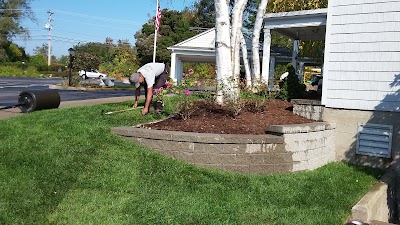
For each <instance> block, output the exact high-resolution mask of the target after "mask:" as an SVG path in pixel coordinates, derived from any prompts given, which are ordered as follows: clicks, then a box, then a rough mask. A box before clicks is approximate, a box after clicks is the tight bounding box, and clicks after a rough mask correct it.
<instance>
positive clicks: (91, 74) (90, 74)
mask: <svg viewBox="0 0 400 225" xmlns="http://www.w3.org/2000/svg"><path fill="white" fill-rule="evenodd" d="M78 74H79V76H80V77H81V78H82V79H84V80H85V79H87V78H99V79H101V78H106V77H107V74H105V73H100V72H99V71H97V70H81V71H79V73H78Z"/></svg>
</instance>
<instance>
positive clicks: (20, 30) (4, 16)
mask: <svg viewBox="0 0 400 225" xmlns="http://www.w3.org/2000/svg"><path fill="white" fill-rule="evenodd" d="M29 3H30V0H6V1H4V0H2V1H0V9H1V10H0V62H2V61H8V60H10V58H9V56H8V54H7V48H9V45H10V44H11V43H12V42H11V39H12V38H13V37H15V36H17V35H24V36H25V37H28V36H29V32H28V30H27V29H26V28H24V27H22V26H21V21H22V20H23V19H25V18H28V19H31V20H33V21H35V17H34V16H33V13H32V10H31V8H30V5H29Z"/></svg>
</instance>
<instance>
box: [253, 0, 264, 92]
mask: <svg viewBox="0 0 400 225" xmlns="http://www.w3.org/2000/svg"><path fill="white" fill-rule="evenodd" d="M267 4H268V0H261V2H260V5H259V6H258V10H257V16H256V21H255V23H254V29H253V39H252V45H253V46H252V53H253V76H254V79H253V82H254V83H253V86H257V85H258V82H260V81H261V69H260V51H259V49H260V33H261V28H262V23H263V20H264V15H265V12H266V8H267ZM263 79H265V78H263ZM267 79H268V78H267Z"/></svg>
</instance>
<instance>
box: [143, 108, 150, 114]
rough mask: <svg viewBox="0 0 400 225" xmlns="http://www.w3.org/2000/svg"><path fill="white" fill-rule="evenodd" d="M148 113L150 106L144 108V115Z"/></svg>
mask: <svg viewBox="0 0 400 225" xmlns="http://www.w3.org/2000/svg"><path fill="white" fill-rule="evenodd" d="M147 113H149V108H143V109H142V115H143V116H144V115H146V114H147Z"/></svg>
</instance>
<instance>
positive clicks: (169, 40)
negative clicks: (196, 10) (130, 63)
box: [135, 9, 196, 64]
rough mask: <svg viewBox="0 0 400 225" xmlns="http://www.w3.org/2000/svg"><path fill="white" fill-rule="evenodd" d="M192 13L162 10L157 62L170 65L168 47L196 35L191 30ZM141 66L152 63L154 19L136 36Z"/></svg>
mask: <svg viewBox="0 0 400 225" xmlns="http://www.w3.org/2000/svg"><path fill="white" fill-rule="evenodd" d="M191 19H192V13H191V12H188V11H184V12H178V11H175V10H167V9H163V10H162V19H161V25H160V29H159V31H158V35H157V52H156V61H159V62H165V63H169V62H170V61H171V58H170V57H171V56H170V52H169V51H168V50H167V47H169V46H171V45H174V44H176V43H179V42H181V41H183V40H185V39H187V38H189V37H192V36H194V35H195V34H196V33H195V32H194V31H191V30H190V27H191ZM135 39H136V43H135V44H136V49H137V54H138V55H137V57H138V63H139V64H145V63H148V62H151V61H152V59H153V44H154V41H153V40H154V17H153V18H152V19H149V21H148V22H147V23H146V24H144V25H143V26H142V29H141V30H140V31H138V32H137V33H136V34H135Z"/></svg>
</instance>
